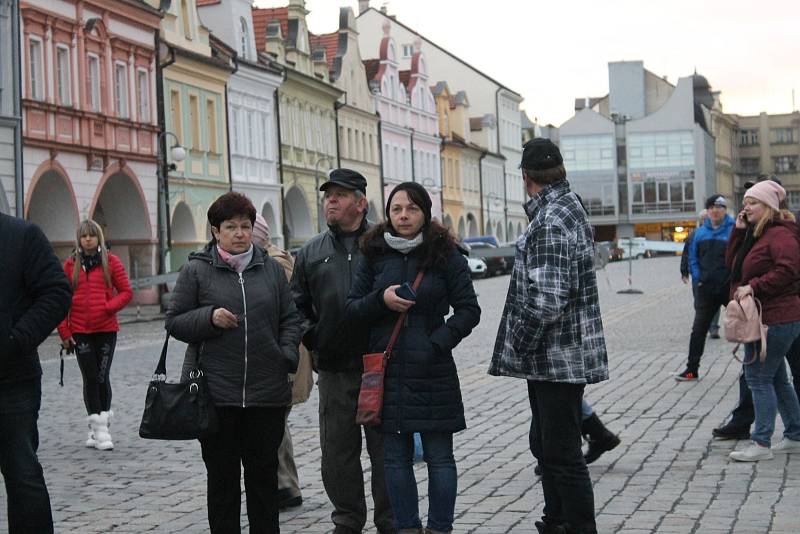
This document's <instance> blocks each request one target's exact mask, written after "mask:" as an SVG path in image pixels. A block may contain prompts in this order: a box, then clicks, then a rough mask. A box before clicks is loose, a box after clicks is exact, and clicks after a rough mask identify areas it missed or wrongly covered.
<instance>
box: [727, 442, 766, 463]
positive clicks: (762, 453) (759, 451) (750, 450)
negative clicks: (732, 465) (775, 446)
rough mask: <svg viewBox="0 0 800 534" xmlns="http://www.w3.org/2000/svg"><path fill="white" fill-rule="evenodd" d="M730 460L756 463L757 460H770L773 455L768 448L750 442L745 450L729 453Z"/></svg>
mask: <svg viewBox="0 0 800 534" xmlns="http://www.w3.org/2000/svg"><path fill="white" fill-rule="evenodd" d="M729 456H730V458H731V460H736V461H737V462H757V461H759V460H772V458H773V455H772V451H771V450H770V448H769V447H764V446H763V445H759V444H758V443H756V442H755V441H751V442H750V445H748V447H747V448H746V449H742V450H740V451H733V452H732V453H730V455H729Z"/></svg>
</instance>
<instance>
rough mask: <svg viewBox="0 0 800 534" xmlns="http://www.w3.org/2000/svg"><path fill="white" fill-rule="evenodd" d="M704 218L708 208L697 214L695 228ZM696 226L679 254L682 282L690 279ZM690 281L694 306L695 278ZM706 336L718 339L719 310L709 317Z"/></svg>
mask: <svg viewBox="0 0 800 534" xmlns="http://www.w3.org/2000/svg"><path fill="white" fill-rule="evenodd" d="M706 219H708V210H706V209H703V210H701V211H700V213H699V214H698V216H697V228H700V227H701V226H703V225H704V224H705V223H706ZM697 228H695V229H694V230H692V231H691V232H689V235H688V236H687V237H686V241H684V243H683V253H682V254H681V280H683V283H684V284H688V283H689V281H690V279H691V272H689V249H690V248H691V246H692V240H693V239H694V234H695V232H697ZM691 282H692V298H693V299H694V301H695V306H696V305H697V280H693V279H692V280H691ZM708 337H710V338H711V339H719V310H717V313H716V314H714V318H713V319H711V326H710V327H709V328H708Z"/></svg>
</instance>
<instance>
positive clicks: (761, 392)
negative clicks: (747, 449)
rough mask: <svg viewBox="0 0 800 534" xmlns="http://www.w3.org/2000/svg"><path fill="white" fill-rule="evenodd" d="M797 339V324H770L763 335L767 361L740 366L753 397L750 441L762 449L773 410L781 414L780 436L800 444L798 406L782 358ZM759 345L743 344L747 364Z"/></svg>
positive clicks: (769, 433)
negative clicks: (753, 412) (765, 336)
mask: <svg viewBox="0 0 800 534" xmlns="http://www.w3.org/2000/svg"><path fill="white" fill-rule="evenodd" d="M798 336H800V321H796V322H794V323H785V324H776V325H770V327H769V332H768V333H767V358H766V360H765V361H764V363H763V364H762V363H761V361H760V360H759V359H756V361H755V362H753V363H752V364H749V365H745V367H744V375H745V378H746V379H747V385H748V386H749V387H750V391H751V392H752V394H753V406H754V408H755V414H756V420H755V426H754V427H753V431H752V433H751V434H750V439H752V440H753V441H755V442H756V443H758V444H760V445H764V446H765V447H769V446H770V440H771V439H772V434H773V432H774V431H775V414H776V411H777V412H779V413H780V414H781V420H782V421H783V426H784V429H785V430H784V436H786V437H787V438H789V439H793V440H798V441H800V403H798V400H797V394H796V393H795V391H794V388H793V387H792V384H791V382H789V376H788V374H787V373H786V362H785V360H784V358H785V357H786V353H787V352H789V348H790V347H791V346H792V343H794V341H795V339H797V337H798ZM760 344H761V343H760V342H756V343H748V344H747V345H745V356H746V357H747V359H748V361H749V360H750V359H752V358H753V354H754V352H755V350H756V348H759V350H760Z"/></svg>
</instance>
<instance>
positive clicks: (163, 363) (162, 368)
mask: <svg viewBox="0 0 800 534" xmlns="http://www.w3.org/2000/svg"><path fill="white" fill-rule="evenodd" d="M167 345H169V332H167V338H166V339H165V340H164V348H162V349H161V358H159V359H158V365H156V370H155V372H154V373H153V376H156V377H158V376H161V375H164V380H166V379H167Z"/></svg>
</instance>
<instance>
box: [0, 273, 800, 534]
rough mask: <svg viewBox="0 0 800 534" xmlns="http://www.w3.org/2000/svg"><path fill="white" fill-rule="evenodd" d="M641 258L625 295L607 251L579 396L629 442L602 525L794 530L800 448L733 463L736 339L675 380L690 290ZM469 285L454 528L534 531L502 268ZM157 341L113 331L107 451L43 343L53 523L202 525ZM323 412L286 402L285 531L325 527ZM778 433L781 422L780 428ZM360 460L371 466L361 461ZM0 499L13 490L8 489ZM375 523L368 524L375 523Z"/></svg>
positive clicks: (614, 465) (601, 480)
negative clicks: (150, 414) (160, 385)
mask: <svg viewBox="0 0 800 534" xmlns="http://www.w3.org/2000/svg"><path fill="white" fill-rule="evenodd" d="M633 266H634V279H633V286H634V287H637V288H639V289H642V290H643V291H644V293H643V294H642V295H620V294H617V293H616V290H618V289H622V288H624V287H626V286H627V283H628V282H627V268H628V267H627V264H625V263H612V264H610V265H609V266H608V267H607V268H606V269H605V270H604V271H600V272H599V275H598V285H599V288H600V294H601V305H602V308H603V319H604V324H605V328H606V335H607V341H608V348H609V359H610V365H611V380H609V381H607V382H604V383H602V384H598V385H594V386H590V387H588V388H587V392H586V395H587V398H588V400H589V401H590V402H591V403H592V404H593V405H594V407H595V409H596V410H597V412H598V413H599V414H600V415H601V417H602V419H603V420H604V421H605V422H606V424H607V425H608V426H609V427H610V428H611V429H612V430H614V431H615V432H619V434H620V436H621V438H622V444H621V445H620V446H619V447H618V448H617V449H616V450H614V451H612V452H610V453H608V454H606V455H605V456H603V457H602V458H601V459H600V460H599V461H597V462H596V463H595V464H593V465H592V466H591V467H590V471H591V475H592V480H593V481H594V490H595V500H596V508H597V514H598V527H599V531H600V532H601V533H608V532H621V533H630V534H633V533H703V534H706V533H722V532H734V533H746V534H753V533H763V532H774V533H789V532H799V531H800V521H798V519H797V517H798V515H797V509H798V506H800V454H795V455H791V454H790V455H776V457H775V459H774V460H772V461H763V462H760V463H756V464H737V463H732V462H730V461H729V460H728V452H730V451H731V450H732V449H733V447H734V446H736V445H737V444H736V443H735V442H730V441H713V440H712V439H711V429H712V428H713V427H714V426H716V425H717V424H719V423H720V422H721V421H722V420H723V419H724V418H725V416H726V415H727V413H728V411H729V410H730V409H731V408H732V407H733V404H734V402H735V399H736V395H737V385H736V380H737V374H738V372H739V369H740V365H739V364H738V363H737V362H736V361H735V360H734V359H733V358H732V357H731V355H730V348H731V346H730V344H728V343H726V342H725V341H724V340H709V342H708V343H707V347H706V349H707V350H706V354H705V356H704V358H703V361H702V365H701V368H700V373H701V378H702V379H701V380H700V381H699V382H696V383H677V382H675V380H673V379H672V377H671V376H670V374H671V373H673V372H675V371H680V370H681V369H682V367H683V364H684V362H685V357H686V350H687V348H688V342H689V329H690V326H691V322H692V316H693V311H692V305H691V290H690V288H689V287H687V286H684V285H683V284H682V283H681V282H680V276H679V273H678V258H658V259H649V260H639V261H636V262H634V264H633ZM475 287H476V289H477V290H478V292H479V294H480V295H479V296H480V302H481V306H482V308H483V315H482V321H481V324H480V325H479V327H478V328H477V329H476V330H475V332H473V334H472V335H471V336H470V337H469V338H468V339H467V340H465V341H464V342H463V343H462V344H461V345H460V346H459V347H458V348H457V349H456V351H455V356H456V361H457V363H458V366H459V373H460V377H461V387H462V392H463V397H464V401H465V405H466V413H467V423H468V427H469V428H468V429H467V430H466V431H464V432H461V433H459V434H457V435H456V437H455V447H456V450H455V456H456V461H457V464H458V470H459V490H458V500H457V504H456V522H455V523H456V524H455V530H454V532H456V533H467V532H470V533H480V534H494V533H506V532H513V533H532V532H535V528H534V526H533V522H534V521H535V520H536V519H538V518H539V516H540V515H541V510H542V506H543V501H542V492H541V488H540V485H539V483H538V481H537V479H536V477H535V476H534V474H533V464H534V461H533V457H532V456H531V454H530V451H529V450H528V437H527V436H528V425H529V420H530V411H529V405H528V399H527V392H526V388H525V384H524V382H523V381H521V380H516V379H509V378H495V377H490V376H488V375H487V374H486V369H487V366H488V361H489V358H490V355H491V350H492V347H493V343H494V338H495V333H496V331H497V325H498V322H499V318H500V315H501V312H502V305H503V299H504V297H505V293H506V289H507V287H508V277H507V276H505V277H498V278H491V279H487V280H480V281H476V283H475ZM162 339H163V324H162V323H161V322H159V321H151V322H144V323H135V324H127V325H125V326H124V327H123V331H122V332H121V333H120V340H119V349H118V351H117V354H116V357H115V361H114V367H113V370H112V379H113V385H114V402H113V407H114V410H115V412H116V414H117V416H116V418H115V420H114V424H113V426H112V428H111V431H112V435H113V438H114V443H115V447H116V448H115V449H114V450H113V451H111V452H99V451H95V450H91V449H86V448H85V447H84V446H83V441H84V440H85V438H86V424H85V422H84V413H83V404H82V402H81V380H80V373H79V371H78V367H77V364H76V362H75V361H74V360H68V361H67V365H66V368H67V369H66V376H65V386H64V388H59V387H58V384H57V381H58V376H57V373H58V362H57V360H56V359H53V356H54V355H56V354H57V350H56V349H55V348H54V347H55V340H54V339H51V340H48V341H47V342H46V344H45V345H44V346H43V347H42V353H43V357H44V358H45V360H46V361H44V363H43V366H44V370H45V376H44V394H43V399H42V410H41V417H40V424H39V428H40V433H41V447H40V458H41V461H42V464H43V465H44V470H45V476H46V478H47V482H48V486H49V489H50V495H51V499H52V504H53V513H54V516H55V519H56V521H57V527H56V529H57V532H61V533H69V532H72V533H81V534H85V533H106V532H160V533H170V532H181V533H199V532H206V531H207V530H208V527H207V522H206V498H205V467H204V465H203V462H202V459H201V457H200V448H199V446H198V444H197V443H196V442H157V441H146V440H142V439H139V438H138V437H137V430H138V424H139V418H140V416H141V410H142V406H143V400H144V393H145V389H146V384H147V381H148V380H149V378H150V375H151V373H152V371H153V368H154V366H155V363H156V360H157V357H158V353H159V350H160V343H161V342H162ZM182 350H183V346H182V345H181V344H180V343H177V342H175V343H173V345H172V346H171V349H170V360H169V364H168V370H170V373H171V375H170V376H171V377H173V378H174V377H176V376H177V373H178V371H179V366H180V361H181V353H182ZM317 409H318V397H317V393H316V390H315V391H314V392H313V393H312V396H311V399H310V400H309V401H308V402H307V403H305V404H304V405H301V406H298V407H295V409H294V410H293V411H292V414H291V418H290V424H291V428H292V435H293V437H294V443H295V452H296V456H297V458H296V459H297V464H298V467H299V471H300V478H301V481H302V485H303V499H304V502H303V506H302V507H300V508H296V509H293V510H291V511H288V512H284V513H283V514H282V515H281V522H282V531H283V532H287V533H292V532H298V533H299V532H309V533H315V532H320V533H321V532H330V531H331V530H332V526H331V523H330V519H329V516H330V512H331V506H330V504H329V502H328V500H327V497H326V495H325V492H324V490H323V488H322V482H321V480H320V469H319V465H320V452H319V434H318V430H317ZM780 432H781V426H780V422H779V423H778V428H777V430H776V439H777V438H779V437H780ZM742 445H744V444H743V443H739V446H742ZM364 464H365V466H368V465H369V464H368V463H367V462H366V460H365V462H364ZM416 475H417V480H418V483H419V494H420V508H421V511H422V516H423V521H424V517H425V513H426V510H427V473H426V470H425V466H424V463H421V464H418V465H417V467H416ZM367 476H369V472H367ZM367 491H369V485H368V484H367ZM0 493H3V490H2V489H0ZM243 500H244V496H243ZM0 502H5V498H4V495H0ZM244 510H245V508H244V506H243V507H242V511H243V516H242V525H243V531H245V532H246V531H247V528H246V525H247V517H246V515H244ZM370 514H371V511H370ZM0 515H2V518H0V531H5V530H7V526H6V523H5V511H4V510H3V511H2V513H1V514H0ZM366 531H367V532H374V527H373V526H372V524H371V522H368V525H367V529H366Z"/></svg>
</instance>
